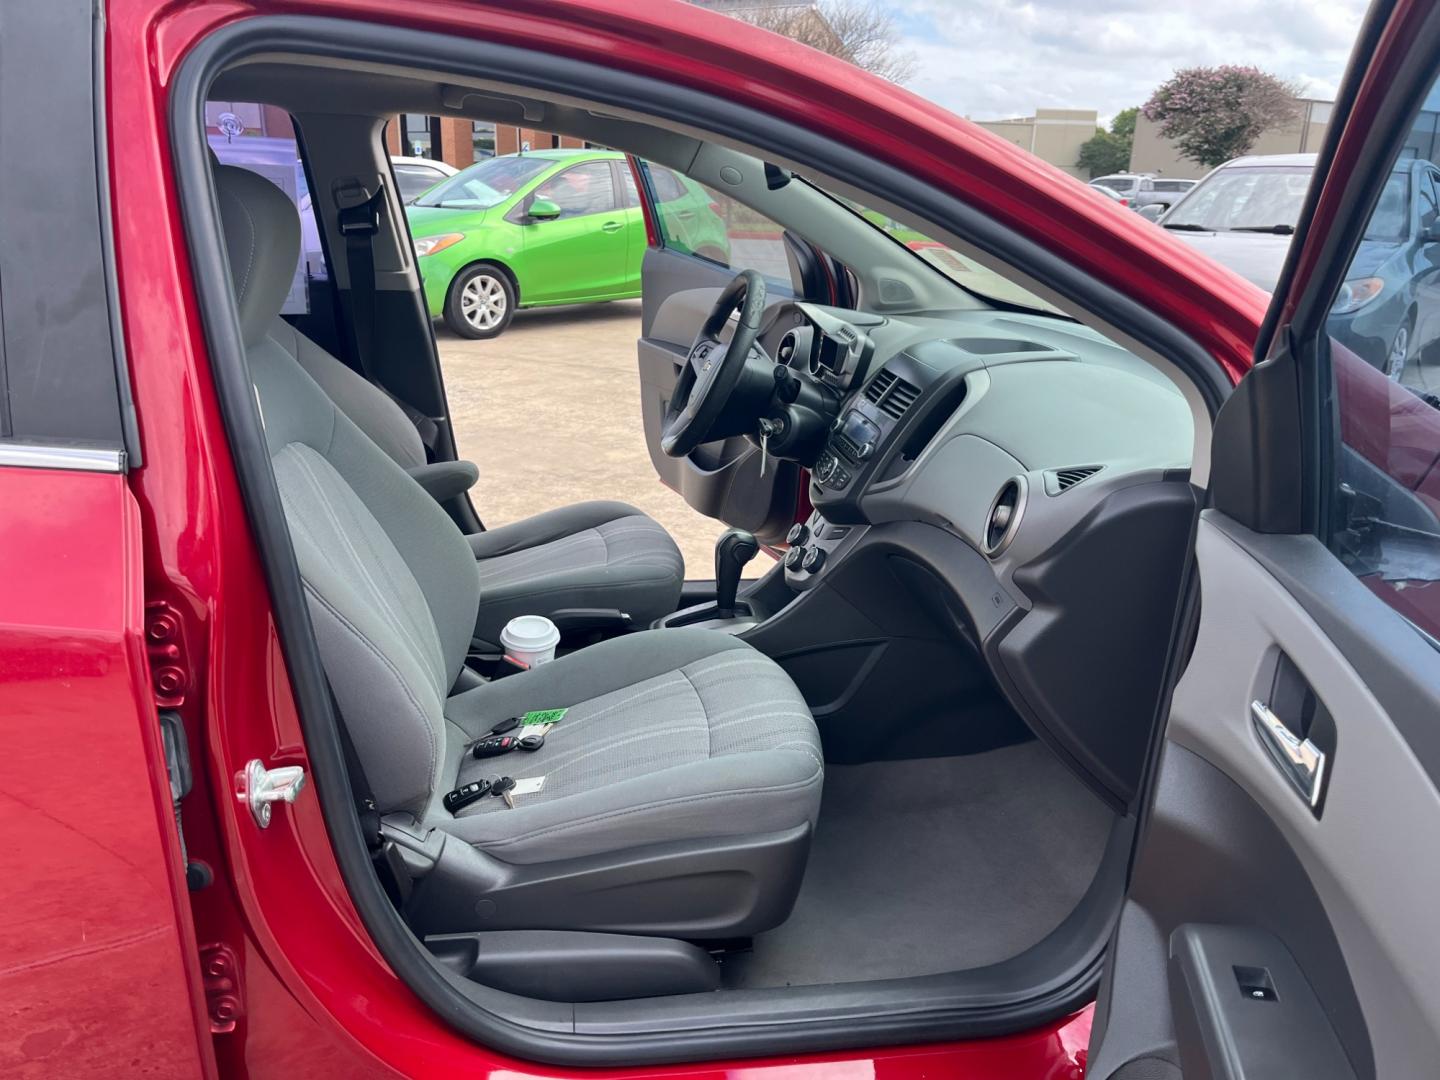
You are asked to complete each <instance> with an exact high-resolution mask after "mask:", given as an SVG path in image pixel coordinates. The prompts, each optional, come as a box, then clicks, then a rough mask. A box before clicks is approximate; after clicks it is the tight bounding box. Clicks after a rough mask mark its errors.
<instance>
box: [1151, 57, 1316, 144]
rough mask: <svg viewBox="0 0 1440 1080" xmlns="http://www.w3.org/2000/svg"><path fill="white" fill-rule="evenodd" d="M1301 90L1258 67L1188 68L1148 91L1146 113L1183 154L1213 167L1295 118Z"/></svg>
mask: <svg viewBox="0 0 1440 1080" xmlns="http://www.w3.org/2000/svg"><path fill="white" fill-rule="evenodd" d="M1297 91H1298V88H1297V87H1296V86H1295V84H1293V83H1290V82H1287V81H1285V80H1284V79H1280V78H1277V77H1276V76H1274V75H1270V74H1268V73H1266V72H1264V71H1261V70H1260V69H1259V68H1254V67H1239V66H1236V65H1234V64H1226V65H1224V66H1222V67H1194V68H1185V69H1184V70H1182V71H1177V72H1176V73H1175V74H1174V75H1173V76H1171V78H1170V79H1169V80H1168V81H1167V82H1165V83H1163V84H1162V85H1161V86H1160V87H1159V89H1157V90H1156V91H1155V93H1153V94H1151V95H1150V100H1149V101H1147V102H1146V103H1145V108H1144V113H1145V118H1146V119H1147V120H1150V121H1152V122H1153V123H1156V124H1158V125H1159V126H1160V133H1161V134H1162V135H1164V136H1165V137H1166V138H1167V139H1169V140H1170V141H1171V142H1173V143H1174V144H1175V145H1176V146H1177V147H1178V148H1179V150H1180V152H1181V153H1182V154H1184V155H1185V156H1186V157H1188V158H1191V159H1192V160H1194V161H1198V162H1200V164H1202V165H1205V166H1209V167H1214V166H1216V165H1220V164H1222V163H1224V162H1226V161H1229V160H1230V159H1231V158H1234V157H1239V156H1240V155H1242V154H1244V153H1245V152H1246V151H1248V150H1249V149H1250V148H1251V147H1252V146H1254V145H1255V140H1256V139H1258V138H1259V137H1260V133H1261V132H1263V131H1268V130H1269V129H1271V128H1275V127H1280V126H1282V125H1284V124H1287V123H1290V122H1292V121H1293V120H1294V119H1295V118H1296V117H1297V116H1298V115H1299V113H1300V103H1299V102H1298V101H1297V100H1296V94H1297Z"/></svg>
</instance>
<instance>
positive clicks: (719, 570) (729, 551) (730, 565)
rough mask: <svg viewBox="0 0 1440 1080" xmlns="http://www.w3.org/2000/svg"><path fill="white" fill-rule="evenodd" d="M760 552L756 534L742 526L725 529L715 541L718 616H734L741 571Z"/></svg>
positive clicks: (725, 617) (726, 617) (724, 617)
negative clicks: (741, 527)
mask: <svg viewBox="0 0 1440 1080" xmlns="http://www.w3.org/2000/svg"><path fill="white" fill-rule="evenodd" d="M759 552H760V543H759V541H757V540H756V539H755V534H754V533H748V532H746V531H745V530H744V529H726V530H725V531H724V532H723V533H721V534H720V538H719V539H718V540H716V541H715V608H716V613H717V614H718V615H719V616H720V618H722V619H729V618H733V617H734V615H735V593H736V591H737V590H738V589H739V588H740V571H742V570H744V569H745V564H746V563H748V562H749V561H750V560H751V559H753V558H754V557H755V556H756V555H757V554H759Z"/></svg>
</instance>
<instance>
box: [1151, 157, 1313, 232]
mask: <svg viewBox="0 0 1440 1080" xmlns="http://www.w3.org/2000/svg"><path fill="white" fill-rule="evenodd" d="M1313 171H1314V170H1313V168H1312V167H1311V166H1309V165H1284V166H1281V165H1264V166H1260V165H1257V166H1249V165H1246V166H1238V167H1236V168H1231V169H1220V170H1218V171H1216V172H1213V173H1211V174H1210V176H1209V177H1208V178H1207V179H1205V180H1202V181H1201V182H1200V184H1199V185H1198V186H1196V187H1195V188H1193V189H1192V190H1191V192H1190V194H1189V195H1187V196H1185V198H1184V199H1183V200H1181V201H1180V202H1178V203H1176V204H1175V208H1174V209H1173V210H1171V211H1170V213H1169V214H1167V215H1166V216H1165V221H1164V224H1165V226H1166V227H1167V228H1172V229H1173V228H1191V229H1204V230H1206V231H1214V232H1227V231H1230V230H1233V229H1240V230H1246V229H1272V228H1274V227H1275V226H1282V227H1288V228H1291V229H1293V228H1294V227H1295V225H1296V223H1297V222H1298V221H1299V220H1300V205H1301V203H1303V202H1304V201H1305V189H1306V188H1308V187H1309V186H1310V175H1311V173H1312V172H1313Z"/></svg>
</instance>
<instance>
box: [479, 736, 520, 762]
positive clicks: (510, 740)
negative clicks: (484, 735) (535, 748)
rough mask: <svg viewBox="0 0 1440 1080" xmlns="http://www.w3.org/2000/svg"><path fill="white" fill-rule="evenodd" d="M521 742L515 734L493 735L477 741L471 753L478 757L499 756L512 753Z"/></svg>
mask: <svg viewBox="0 0 1440 1080" xmlns="http://www.w3.org/2000/svg"><path fill="white" fill-rule="evenodd" d="M519 742H520V740H519V739H517V738H515V736H514V735H492V736H490V737H489V738H488V739H481V740H480V741H479V742H477V743H476V744H475V745H474V746H473V747H471V749H470V753H471V755H472V756H474V757H477V758H487V757H499V756H500V755H501V754H508V753H510V751H511V750H514V749H515V747H516V745H517V744H518V743H519Z"/></svg>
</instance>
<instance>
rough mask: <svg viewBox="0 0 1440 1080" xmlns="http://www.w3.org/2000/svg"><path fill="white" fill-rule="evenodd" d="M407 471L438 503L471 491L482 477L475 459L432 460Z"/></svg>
mask: <svg viewBox="0 0 1440 1080" xmlns="http://www.w3.org/2000/svg"><path fill="white" fill-rule="evenodd" d="M405 471H406V472H407V473H409V474H410V475H411V476H412V477H413V478H414V480H415V482H416V483H417V484H419V485H420V486H421V487H422V488H424V489H425V490H426V491H427V492H428V493H429V494H430V497H431V498H433V499H434V500H435V501H436V502H438V503H444V502H448V501H449V500H450V499H453V498H455V496H457V495H459V494H460V493H461V492H465V491H469V490H470V489H471V488H472V487H474V486H475V481H476V480H479V479H480V470H479V469H478V468H476V467H475V463H474V462H473V461H432V462H430V463H429V464H427V465H416V466H414V467H413V468H410V469H406V470H405Z"/></svg>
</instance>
